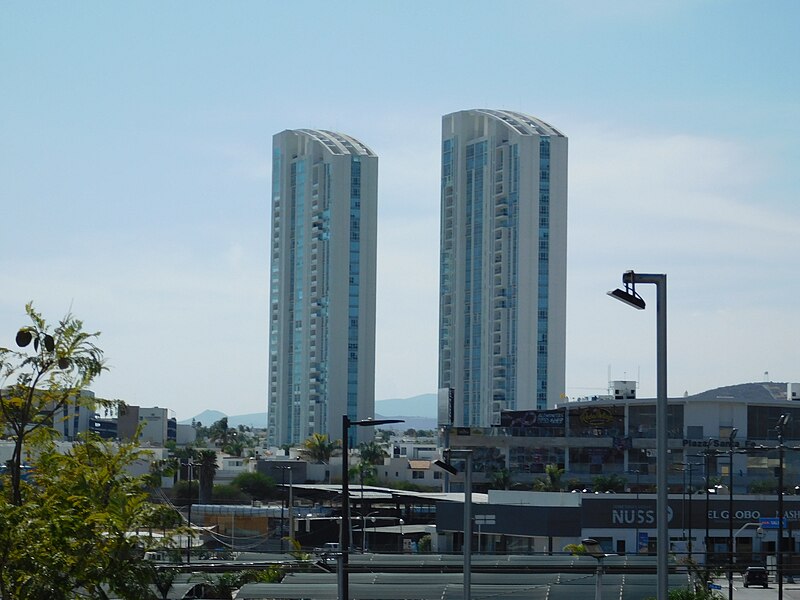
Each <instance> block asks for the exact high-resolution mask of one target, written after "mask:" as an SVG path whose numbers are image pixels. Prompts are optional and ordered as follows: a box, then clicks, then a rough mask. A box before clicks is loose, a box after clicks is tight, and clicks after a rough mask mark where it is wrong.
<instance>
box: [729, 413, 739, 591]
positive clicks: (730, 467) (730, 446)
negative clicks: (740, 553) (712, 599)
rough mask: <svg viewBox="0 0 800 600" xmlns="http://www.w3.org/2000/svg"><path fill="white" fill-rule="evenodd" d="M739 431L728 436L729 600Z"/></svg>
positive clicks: (731, 580)
mask: <svg viewBox="0 0 800 600" xmlns="http://www.w3.org/2000/svg"><path fill="white" fill-rule="evenodd" d="M738 431H739V430H738V429H737V428H736V427H733V428H731V433H730V435H729V436H728V456H729V457H730V461H729V462H730V464H729V465H728V469H729V472H728V475H729V481H728V558H729V560H728V600H733V558H734V557H733V440H735V439H736V433H737V432H738Z"/></svg>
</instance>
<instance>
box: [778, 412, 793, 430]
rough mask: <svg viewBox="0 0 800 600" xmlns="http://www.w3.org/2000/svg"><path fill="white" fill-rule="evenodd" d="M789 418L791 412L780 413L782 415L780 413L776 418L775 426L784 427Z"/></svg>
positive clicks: (790, 417)
mask: <svg viewBox="0 0 800 600" xmlns="http://www.w3.org/2000/svg"><path fill="white" fill-rule="evenodd" d="M791 420H792V415H791V413H784V414H782V415H781V416H780V417H779V418H778V425H777V428H778V429H783V428H784V427H786V426H787V425H788V424H789V421H791Z"/></svg>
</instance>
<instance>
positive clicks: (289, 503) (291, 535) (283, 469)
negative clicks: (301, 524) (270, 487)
mask: <svg viewBox="0 0 800 600" xmlns="http://www.w3.org/2000/svg"><path fill="white" fill-rule="evenodd" d="M280 470H281V487H282V488H283V489H284V491H285V489H286V472H287V471H288V472H289V498H288V501H283V502H281V552H283V538H285V537H286V536H285V535H284V533H285V531H286V529H285V527H286V520H285V519H284V516H283V507H284V505H286V507H287V509H288V511H289V539H290V540H292V539H294V527H293V525H294V522H293V521H292V507H293V506H294V499H293V498H292V467H280Z"/></svg>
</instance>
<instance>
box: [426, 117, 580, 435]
mask: <svg viewBox="0 0 800 600" xmlns="http://www.w3.org/2000/svg"><path fill="white" fill-rule="evenodd" d="M441 176H442V180H441V254H440V308H439V388H440V389H444V388H450V389H452V390H453V396H454V408H455V410H454V415H453V417H454V424H455V425H458V426H469V427H481V426H484V427H485V426H488V425H492V424H499V423H500V414H501V413H502V412H503V411H505V410H523V409H545V408H552V407H554V406H555V404H556V402H558V401H559V399H560V398H562V397H563V394H564V389H565V387H564V386H565V381H564V377H565V375H564V372H565V356H566V351H565V338H566V266H567V265H566V263H567V138H566V137H565V136H564V135H563V134H562V133H561V132H560V131H558V130H557V129H555V128H554V127H552V126H551V125H548V124H547V123H544V122H543V121H540V120H539V119H536V118H535V117H531V116H528V115H524V114H521V113H517V112H511V111H504V110H486V109H476V110H465V111H460V112H456V113H452V114H449V115H445V116H444V117H443V119H442V175H441Z"/></svg>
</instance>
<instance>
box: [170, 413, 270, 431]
mask: <svg viewBox="0 0 800 600" xmlns="http://www.w3.org/2000/svg"><path fill="white" fill-rule="evenodd" d="M224 417H228V427H239V425H244V426H245V427H257V428H259V429H264V428H265V427H266V426H267V413H266V411H264V412H260V413H250V414H247V415H226V414H225V413H222V412H219V411H218V410H204V411H203V412H201V413H200V414H199V415H197V416H195V417H194V418H193V419H187V420H185V421H180V423H184V424H187V425H191V424H192V421H199V422H200V423H202V424H203V426H205V427H208V426H209V425H212V424H214V423H216V422H217V421H219V420H220V419H222V418H224Z"/></svg>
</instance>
